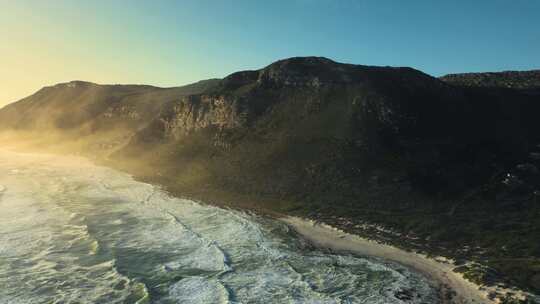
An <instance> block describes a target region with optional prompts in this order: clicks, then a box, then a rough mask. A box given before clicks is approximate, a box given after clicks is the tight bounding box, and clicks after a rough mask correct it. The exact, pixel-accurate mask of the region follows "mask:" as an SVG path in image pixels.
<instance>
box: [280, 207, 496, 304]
mask: <svg viewBox="0 0 540 304" xmlns="http://www.w3.org/2000/svg"><path fill="white" fill-rule="evenodd" d="M281 220H282V221H283V222H285V223H287V224H288V225H289V226H290V227H292V228H293V229H294V230H295V231H296V232H298V233H299V234H300V235H302V236H303V237H304V238H305V239H306V240H308V241H310V242H311V243H312V244H313V245H315V246H318V247H323V248H329V249H332V250H336V251H349V252H352V253H355V254H360V255H365V256H373V257H379V258H384V259H387V260H390V261H394V262H397V263H400V264H402V265H404V266H407V267H410V268H411V269H414V270H416V271H418V272H420V273H422V274H424V275H425V276H426V277H427V278H428V279H429V280H431V281H432V283H433V284H434V286H436V287H438V289H439V290H440V293H441V299H442V303H446V304H450V303H452V304H470V303H497V302H496V301H494V300H490V299H488V298H487V291H486V290H480V289H479V286H477V285H475V284H473V283H471V282H469V281H467V280H465V279H464V278H463V277H462V276H461V275H460V274H459V273H456V272H453V271H452V269H453V268H454V265H453V264H452V263H451V262H449V261H445V260H444V259H443V258H441V259H433V258H428V257H426V256H424V255H421V254H417V253H414V252H407V251H404V250H401V249H398V248H396V247H393V246H389V245H384V244H380V243H377V242H375V241H370V240H366V239H364V238H361V237H359V236H356V235H352V234H348V233H345V232H342V231H340V230H337V229H335V228H332V227H330V226H327V225H324V224H316V223H315V222H313V221H310V220H305V219H301V218H297V217H285V218H282V219H281ZM452 291H453V294H454V296H453V297H452V299H448V297H447V295H448V294H449V293H450V292H452Z"/></svg>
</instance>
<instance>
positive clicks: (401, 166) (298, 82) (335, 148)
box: [0, 57, 540, 292]
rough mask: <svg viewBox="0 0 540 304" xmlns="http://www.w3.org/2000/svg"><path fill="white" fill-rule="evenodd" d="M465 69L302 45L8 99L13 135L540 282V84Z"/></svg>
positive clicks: (215, 196) (176, 189)
mask: <svg viewBox="0 0 540 304" xmlns="http://www.w3.org/2000/svg"><path fill="white" fill-rule="evenodd" d="M460 77H461V76H460ZM463 77H465V78H466V77H469V76H463ZM497 77H498V78H501V77H502V78H504V77H505V76H504V75H498V76H497ZM458 78H459V77H458ZM454 79H456V77H455V76H452V77H450V78H449V77H442V78H435V77H432V76H430V75H428V74H425V73H423V72H421V71H418V70H415V69H413V68H407V67H400V68H394V67H374V66H362V65H353V64H341V63H338V62H335V61H332V60H330V59H327V58H323V57H294V58H289V59H285V60H280V61H277V62H274V63H272V64H270V65H268V66H266V67H264V68H262V69H259V70H253V71H241V72H236V73H232V74H230V75H228V76H227V77H225V78H223V79H221V80H215V79H214V80H210V81H208V82H203V83H199V84H198V85H194V86H191V87H189V86H188V87H180V88H169V89H161V88H157V89H153V87H151V88H148V87H145V86H142V87H129V86H105V87H103V86H100V85H97V86H93V85H90V86H88V87H87V85H85V84H81V85H82V88H80V86H78V84H79V83H75V84H76V85H75V87H68V85H64V86H61V87H58V88H57V89H56V90H55V89H53V90H52V91H51V90H45V91H44V92H41V93H39V94H38V93H36V94H34V95H32V96H30V97H27V98H25V99H23V100H21V101H20V102H18V103H16V104H14V105H12V106H8V107H6V108H3V109H1V110H0V129H3V130H4V133H5V134H7V135H6V136H5V137H2V136H0V139H3V140H4V141H6V142H8V143H9V142H15V143H17V142H21V141H23V140H22V139H24V141H25V146H26V147H31V148H32V149H34V150H37V149H46V150H53V151H59V152H63V153H79V154H82V155H85V156H89V157H92V158H97V159H98V161H100V162H102V163H104V164H107V165H110V166H113V167H115V168H119V169H122V170H125V171H127V172H130V173H132V174H134V175H135V176H136V177H138V178H140V179H143V180H146V181H151V182H156V183H159V184H161V185H163V186H164V187H166V188H167V189H168V190H169V191H171V192H173V193H175V194H178V195H186V196H190V197H193V198H197V199H201V200H203V201H209V202H216V203H224V202H227V203H229V204H232V205H235V204H236V206H241V207H243V208H251V209H256V210H263V211H265V212H278V213H286V214H292V215H299V216H305V217H310V218H313V219H315V220H320V221H323V222H327V223H329V224H332V225H334V226H338V227H340V228H342V229H344V230H346V231H350V232H353V233H356V234H364V235H368V236H370V235H371V234H373V233H374V234H375V235H376V237H377V238H379V239H381V240H385V241H388V242H392V243H394V244H396V245H398V246H404V247H407V248H412V249H415V250H423V251H426V252H429V253H431V254H440V255H444V256H450V257H454V258H456V259H458V260H459V259H467V260H474V261H478V262H480V263H483V264H486V265H488V266H489V267H491V269H494V270H495V271H496V272H497V273H498V277H500V279H501V280H503V281H505V282H506V283H508V284H511V285H517V286H520V287H522V288H526V289H529V290H534V291H537V292H538V291H539V290H540V247H539V246H538V245H537V244H536V243H537V242H536V241H535V240H537V239H538V237H539V234H538V231H539V230H538V227H540V222H539V220H538V217H535V216H534V215H535V214H537V213H538V212H539V210H540V208H538V209H537V207H536V206H537V203H536V194H535V193H536V191H537V190H538V189H540V177H539V175H538V173H537V171H538V167H539V166H540V160H539V159H537V158H535V157H536V156H535V155H536V154H535V153H539V152H540V151H537V150H538V149H537V145H538V144H540V132H537V130H540V122H539V121H538V119H537V118H536V115H537V113H540V103H539V102H540V100H539V98H538V96H540V95H538V94H537V93H538V92H539V91H540V90H537V89H535V88H534V87H527V89H526V90H522V89H521V88H513V87H510V88H509V87H496V88H491V87H486V86H485V85H483V83H476V82H474V83H469V84H468V85H463V84H462V83H461V82H459V81H455V80H454ZM460 79H461V78H460ZM512 79H514V78H512ZM519 79H521V78H519ZM496 83H500V82H496ZM68 84H69V83H68ZM38 139H39V140H38ZM539 155H540V154H539ZM539 158H540V157H539ZM534 168H536V169H534ZM235 202H236V203H235ZM366 222H368V223H374V224H377V225H383V226H385V227H388V228H391V229H395V230H396V231H400V233H403V234H404V235H410V236H411V237H412V236H414V239H417V240H422V242H418V241H414V239H410V238H399V237H398V238H396V237H395V236H394V237H393V236H390V235H387V234H384V233H381V232H377V231H372V230H362V228H360V227H363V226H362V224H363V223H366ZM518 238H519V239H520V242H519V243H517V240H518ZM503 247H504V248H510V249H508V250H501V248H503ZM471 271H472V270H471ZM474 271H476V270H474ZM490 273H491V272H490ZM475 275H476V273H475ZM484 275H485V277H484ZM488 277H489V278H491V277H490V276H489V275H487V274H484V273H483V274H482V278H484V279H485V280H486V281H489V278H488Z"/></svg>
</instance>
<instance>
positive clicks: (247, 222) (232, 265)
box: [0, 151, 437, 304]
mask: <svg viewBox="0 0 540 304" xmlns="http://www.w3.org/2000/svg"><path fill="white" fill-rule="evenodd" d="M0 210H1V212H0V287H1V288H0V303H2V304H4V303H6V304H7V303H374V304H376V303H436V302H437V300H436V293H435V290H434V289H432V288H431V287H430V285H429V283H428V281H427V280H426V279H425V278H423V277H422V276H420V275H418V274H416V273H413V272H410V271H409V270H407V269H406V268H404V267H402V266H399V265H396V264H392V263H389V262H385V261H381V260H374V259H367V258H363V257H357V256H351V255H340V254H332V253H328V252H322V251H319V250H315V249H313V248H311V247H310V246H309V245H308V244H306V243H305V242H303V241H302V240H301V239H299V238H298V237H296V236H295V234H294V233H293V232H291V231H289V229H288V228H287V226H285V225H284V224H282V223H280V222H277V221H275V220H271V219H266V218H262V217H259V216H255V215H250V214H246V213H242V212H238V211H231V210H225V209H220V208H217V207H211V206H205V205H200V204H198V203H195V202H192V201H189V200H185V199H178V198H173V197H170V196H169V195H167V194H166V193H165V192H163V191H161V190H160V189H158V188H157V187H155V186H152V185H149V184H145V183H141V182H137V181H135V180H133V179H132V178H131V177H130V176H129V175H127V174H124V173H121V172H117V171H114V170H111V169H108V168H104V167H98V166H94V165H92V164H90V163H89V162H87V161H85V160H83V159H79V158H71V157H59V156H49V155H34V154H32V155H31V154H17V153H13V152H6V151H0ZM403 290H408V291H409V292H410V293H412V294H413V299H412V300H407V301H406V300H399V299H398V298H396V296H395V295H396V293H397V292H399V291H403Z"/></svg>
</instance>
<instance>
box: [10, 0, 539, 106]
mask: <svg viewBox="0 0 540 304" xmlns="http://www.w3.org/2000/svg"><path fill="white" fill-rule="evenodd" d="M293 56H325V57H328V58H331V59H333V60H336V61H340V62H347V63H355V64H366V65H384V66H386V65H391V66H412V67H414V68H417V69H419V70H422V71H424V72H426V73H428V74H431V75H434V76H440V75H444V74H447V73H457V72H473V71H501V70H528V69H539V68H540V0H474V1H473V0H453V1H446V0H445V1H443V0H438V1H433V0H408V1H403V0H394V1H391V0H373V1H370V0H272V1H266V0H236V1H233V0H212V1H210V0H176V1H165V0H154V1H150V0H147V1H140V0H129V1H128V0H115V1H110V0H93V1H87V0H84V1H82V0H81V1H79V0H69V1H68V0H17V1H12V0H0V106H2V105H4V104H7V103H9V102H12V101H16V100H18V99H21V98H23V97H25V96H28V95H30V94H32V93H34V92H35V91H37V90H38V89H40V88H41V87H43V86H46V85H51V84H55V83H60V82H67V81H71V80H86V81H92V82H96V83H136V84H152V85H156V86H163V87H170V86H178V85H183V84H188V83H191V82H195V81H198V80H201V79H208V78H216V77H218V78H221V77H224V76H226V75H228V74H230V73H232V72H235V71H239V70H246V69H258V68H261V67H264V66H266V65H268V64H270V63H272V62H273V61H276V60H278V59H283V58H286V57H293Z"/></svg>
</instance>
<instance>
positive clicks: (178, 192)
mask: <svg viewBox="0 0 540 304" xmlns="http://www.w3.org/2000/svg"><path fill="white" fill-rule="evenodd" d="M3 150H7V151H10V152H15V153H24V154H30V155H32V154H37V155H44V154H45V155H47V154H48V155H51V156H62V157H65V156H66V155H59V153H47V152H38V153H35V152H28V151H17V150H16V149H6V148H3ZM67 156H68V157H72V158H74V159H76V160H78V161H80V160H84V161H89V162H91V163H92V164H94V165H97V166H103V167H108V168H112V169H115V170H119V171H121V172H124V173H127V174H129V175H130V176H131V177H132V178H134V179H135V180H138V181H140V182H144V183H147V184H152V185H154V186H158V187H160V188H161V189H162V190H163V191H166V192H168V193H169V194H170V195H172V196H175V197H179V198H185V199H189V200H192V201H195V202H197V203H199V204H203V205H212V206H217V207H220V208H226V209H236V210H241V211H251V212H253V213H254V214H258V215H261V216H266V217H269V218H272V219H275V220H278V221H281V222H283V223H285V224H287V225H288V226H289V227H291V228H292V229H293V230H294V231H296V232H297V233H298V234H299V236H300V237H303V238H304V239H305V240H306V241H308V242H310V243H311V244H312V245H314V246H316V247H319V248H321V249H329V250H333V251H337V252H339V251H341V252H351V253H355V254H358V255H364V256H372V257H376V258H382V259H385V260H388V261H392V262H396V263H398V264H401V265H403V266H406V267H409V268H411V269H412V270H414V271H416V272H418V273H421V274H422V275H424V276H425V277H426V278H427V279H428V280H430V281H431V283H432V284H433V286H434V287H436V288H437V289H438V290H439V294H440V298H441V303H442V304H491V303H507V302H504V301H502V300H501V298H499V297H500V296H504V295H505V294H506V293H507V292H510V293H511V294H513V296H512V297H511V298H509V299H516V298H517V299H519V300H523V299H524V298H525V295H530V294H529V293H527V292H523V291H520V290H517V289H506V288H500V287H493V286H484V285H478V284H476V283H473V282H470V281H469V280H467V279H465V278H463V276H462V274H460V273H457V272H454V271H453V269H454V268H455V267H456V265H454V264H453V262H452V261H450V260H447V259H445V258H444V257H436V258H430V257H428V256H427V255H425V254H421V253H416V252H412V251H407V249H400V248H398V247H395V246H392V245H386V244H383V243H380V242H379V241H380V240H378V239H377V238H374V239H367V238H365V237H362V236H360V235H356V234H352V233H348V232H345V231H343V230H341V229H339V228H336V227H333V226H330V225H328V224H326V223H322V222H318V221H314V220H310V219H305V218H300V217H297V216H293V215H290V213H289V212H286V211H282V210H279V211H275V210H269V209H266V208H261V207H260V206H259V205H252V204H248V203H246V202H249V201H251V199H248V198H247V197H244V196H242V195H238V194H233V193H230V192H222V191H209V190H210V189H203V190H201V191H196V192H189V191H187V192H185V189H182V188H174V187H171V185H170V184H169V183H167V182H166V181H160V180H156V179H148V178H147V177H143V176H140V175H137V174H136V172H133V171H130V170H127V169H126V168H119V167H117V166H114V165H113V164H111V163H104V162H99V161H98V160H97V159H92V158H89V157H85V156H82V155H76V154H71V155H67ZM1 190H2V189H0V194H1ZM288 213H289V214H288ZM450 296H451V297H450ZM508 303H536V302H508Z"/></svg>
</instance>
